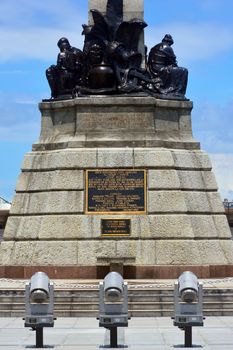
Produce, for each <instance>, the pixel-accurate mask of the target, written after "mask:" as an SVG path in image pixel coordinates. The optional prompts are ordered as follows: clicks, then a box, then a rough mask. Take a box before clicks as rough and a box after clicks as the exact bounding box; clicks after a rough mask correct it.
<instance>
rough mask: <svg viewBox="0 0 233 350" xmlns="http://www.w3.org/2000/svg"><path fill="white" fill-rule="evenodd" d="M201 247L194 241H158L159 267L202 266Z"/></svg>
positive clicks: (157, 257)
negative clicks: (178, 265)
mask: <svg viewBox="0 0 233 350" xmlns="http://www.w3.org/2000/svg"><path fill="white" fill-rule="evenodd" d="M201 261H202V260H201V257H200V253H199V246H198V243H197V242H196V241H193V240H191V239H190V240H182V239H181V240H160V241H156V264H158V265H177V264H181V265H185V264H187V265H198V264H201V263H202V262H201Z"/></svg>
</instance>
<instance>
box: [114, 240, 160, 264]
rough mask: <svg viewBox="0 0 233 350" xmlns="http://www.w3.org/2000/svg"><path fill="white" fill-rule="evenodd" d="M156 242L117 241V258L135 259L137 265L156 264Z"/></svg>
mask: <svg viewBox="0 0 233 350" xmlns="http://www.w3.org/2000/svg"><path fill="white" fill-rule="evenodd" d="M155 245H156V243H155V241H151V240H150V241H125V240H122V241H117V256H119V257H121V256H122V257H131V258H135V263H136V264H142V265H143V264H145V265H147V264H148V265H152V264H155V260H156V259H155V254H156V251H155Z"/></svg>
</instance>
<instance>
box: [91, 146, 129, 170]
mask: <svg viewBox="0 0 233 350" xmlns="http://www.w3.org/2000/svg"><path fill="white" fill-rule="evenodd" d="M133 165H134V164H133V150H132V149H127V148H123V149H120V150H119V149H102V148H100V149H99V150H98V152H97V167H99V168H122V167H125V168H128V167H131V168H132V167H133Z"/></svg>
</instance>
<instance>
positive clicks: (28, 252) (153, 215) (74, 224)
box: [0, 96, 233, 278]
mask: <svg viewBox="0 0 233 350" xmlns="http://www.w3.org/2000/svg"><path fill="white" fill-rule="evenodd" d="M40 110H41V113H42V124H41V134H40V138H39V140H38V142H37V143H35V144H34V145H33V148H32V152H29V153H27V154H26V155H25V158H24V161H23V165H22V172H21V174H20V176H19V179H18V182H17V186H16V195H15V197H14V200H13V203H12V207H11V212H10V217H9V219H8V222H7V226H6V229H5V232H4V241H3V242H2V244H1V246H0V264H1V266H2V267H1V269H0V272H1V275H2V276H3V275H4V276H8V277H17V276H16V275H18V276H19V275H20V276H19V277H21V278H22V277H23V276H26V275H28V273H29V271H30V273H31V272H32V271H34V270H37V269H43V270H44V271H47V272H49V273H50V275H52V276H53V277H57V278H58V277H60V278H62V277H63V278H64V276H65V277H66V278H69V277H72V278H75V277H77V278H78V277H82V278H96V277H99V278H102V277H103V276H104V275H105V273H106V272H107V271H108V270H109V269H110V266H118V268H119V269H122V268H123V271H124V274H125V276H127V277H128V278H130V277H131V278H156V277H159V278H162V277H164V278H176V277H177V276H178V275H179V273H180V272H181V271H183V270H186V269H187V268H188V269H191V270H193V271H194V272H196V273H198V274H199V277H224V276H227V275H231V274H232V273H233V268H232V266H233V265H232V264H233V242H232V240H231V233H230V229H229V226H228V223H227V220H226V216H225V213H224V208H223V205H222V201H221V198H220V195H219V193H218V188H217V184H216V181H215V176H214V174H213V171H212V166H211V163H210V159H209V157H208V155H207V154H206V153H205V152H203V151H202V150H201V149H200V144H199V143H198V142H197V141H195V140H194V138H193V136H192V127H191V110H192V102H190V101H174V100H159V99H155V98H152V97H147V96H137V97H119V96H115V97H110V96H95V97H93V96H92V97H91V98H90V97H79V98H76V99H73V100H66V101H51V102H42V103H41V104H40ZM90 169H92V170H95V169H121V170H126V169H127V170H129V169H139V170H140V169H141V170H145V171H146V174H147V175H146V176H147V185H146V189H145V191H146V194H147V200H146V201H147V203H146V214H142V215H140V214H128V215H127V214H121V213H117V215H116V214H113V213H108V214H104V215H100V214H99V213H92V214H87V213H86V212H85V200H86V195H85V194H86V191H87V188H86V183H85V174H86V170H90ZM96 214H98V215H96ZM116 217H117V218H123V219H124V218H125V219H130V222H131V234H130V235H129V236H127V237H103V236H101V220H102V219H114V218H116ZM114 264H115V265H114ZM41 266H42V267H41Z"/></svg>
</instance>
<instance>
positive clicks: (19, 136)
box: [0, 121, 40, 144]
mask: <svg viewBox="0 0 233 350" xmlns="http://www.w3.org/2000/svg"><path fill="white" fill-rule="evenodd" d="M39 129H40V126H39V123H38V122H35V121H28V122H27V123H21V124H17V125H9V126H4V127H2V126H0V140H1V142H14V143H15V142H19V143H20V142H23V143H25V142H28V143H29V144H32V143H34V142H35V141H36V140H37V139H38V138H39V132H40V130H39Z"/></svg>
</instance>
